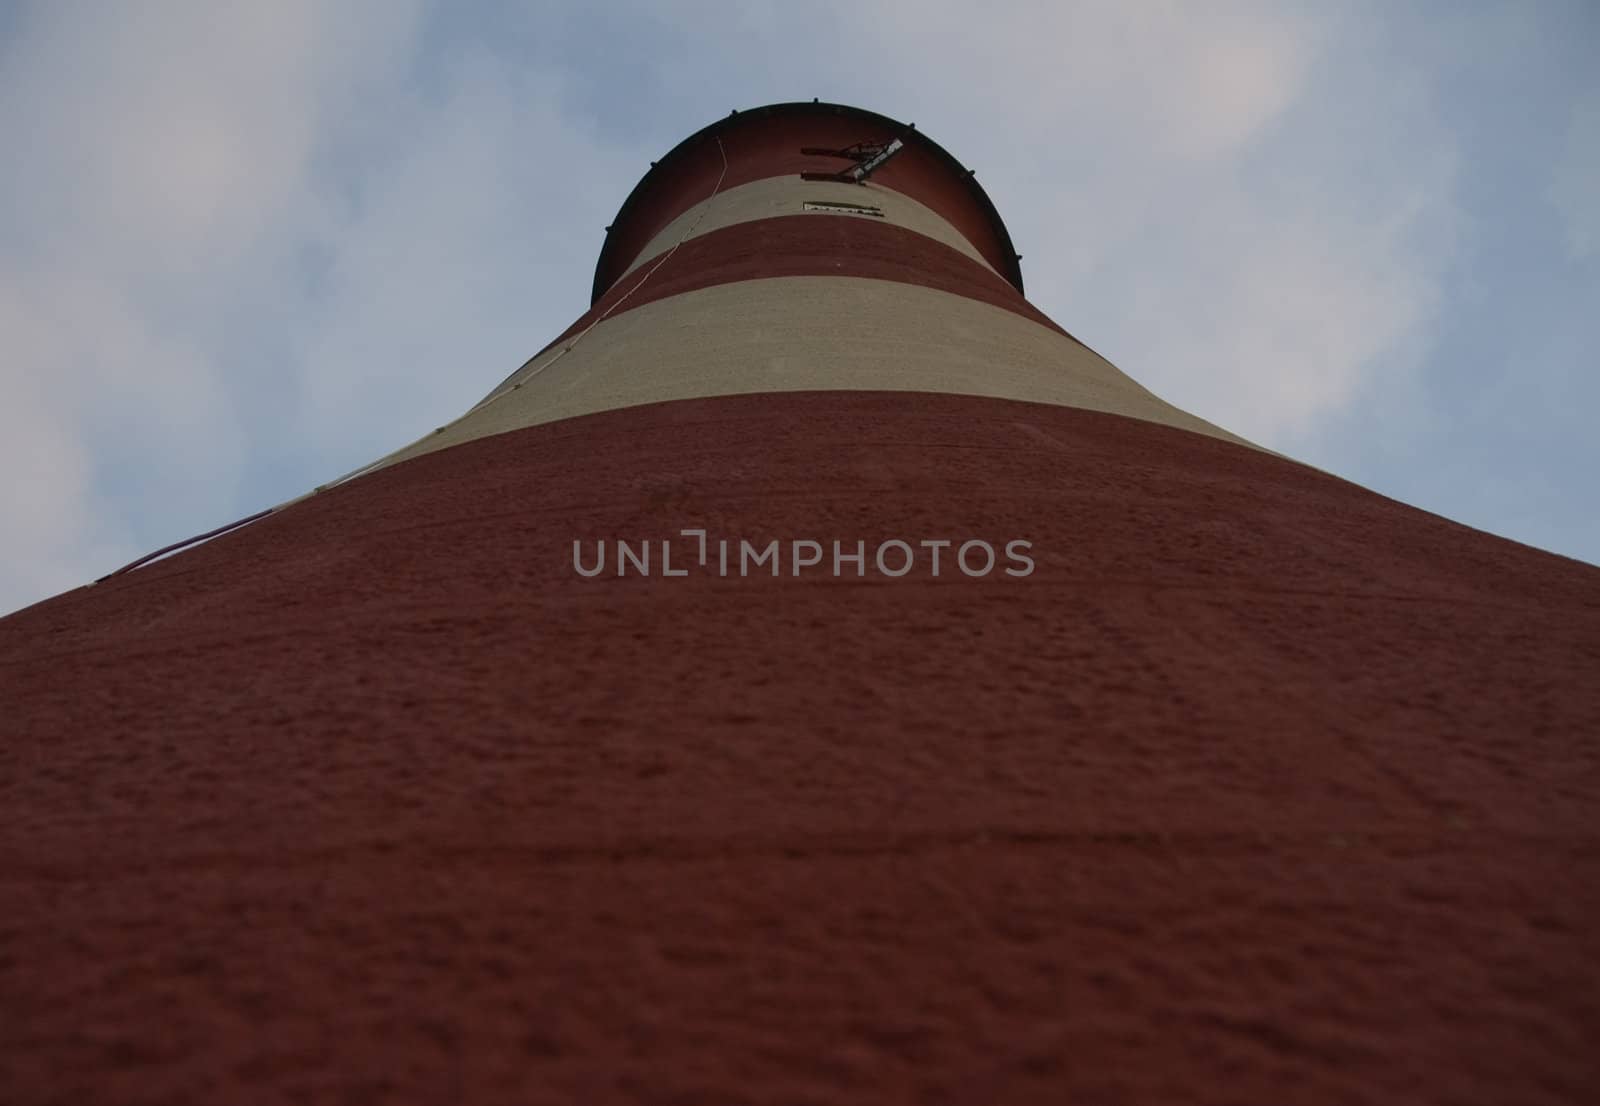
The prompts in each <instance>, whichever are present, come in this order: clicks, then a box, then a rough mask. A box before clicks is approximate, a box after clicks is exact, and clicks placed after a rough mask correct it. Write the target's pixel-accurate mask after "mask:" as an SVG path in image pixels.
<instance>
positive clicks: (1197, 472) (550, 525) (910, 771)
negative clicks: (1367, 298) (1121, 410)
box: [0, 297, 1600, 1106]
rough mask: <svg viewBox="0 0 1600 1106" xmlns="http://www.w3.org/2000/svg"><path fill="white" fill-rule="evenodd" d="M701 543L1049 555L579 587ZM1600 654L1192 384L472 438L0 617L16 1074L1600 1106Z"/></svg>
mask: <svg viewBox="0 0 1600 1106" xmlns="http://www.w3.org/2000/svg"><path fill="white" fill-rule="evenodd" d="M952 298H954V297H952ZM980 306H981V305H980ZM1029 325H1032V324H1029ZM1036 329H1040V330H1042V328H1036ZM686 526H704V527H706V528H708V529H710V530H711V531H712V535H713V537H715V536H718V535H723V536H727V537H734V538H737V537H746V538H750V539H752V540H758V539H759V540H765V539H767V538H772V537H776V538H783V539H791V538H807V537H814V538H818V539H823V540H828V539H831V538H844V539H851V540H853V539H857V538H859V539H864V540H866V541H867V542H868V543H869V545H870V544H875V543H876V542H877V541H879V540H882V539H885V538H890V537H900V538H906V539H911V540H916V539H919V538H924V537H930V538H931V537H947V538H963V537H982V538H986V539H988V540H990V541H994V542H999V541H1003V540H1007V539H1010V538H1013V537H1022V538H1027V539H1029V540H1031V541H1032V542H1033V543H1034V550H1033V554H1034V557H1035V559H1036V563H1037V569H1036V571H1035V573H1034V574H1033V575H1032V576H1030V577H1027V578H1024V579H1012V578H1005V577H995V578H985V579H983V580H968V579H965V578H962V577H959V576H952V575H948V574H947V575H944V576H941V577H940V578H939V579H933V578H931V577H930V576H928V575H927V573H926V570H925V568H924V569H922V570H919V571H916V572H913V574H912V575H910V576H907V577H905V578H903V579H898V580H894V579H885V578H883V577H881V576H877V575H876V574H875V573H874V574H871V575H869V576H867V577H866V578H864V579H860V580H857V579H843V580H838V579H832V578H828V577H826V576H808V577H804V578H800V579H793V578H783V579H772V578H770V577H752V578H747V579H739V578H729V579H723V578H719V577H717V576H715V575H704V574H698V573H697V574H695V575H692V576H689V577H685V578H682V579H676V578H674V579H663V578H661V577H659V576H653V577H650V578H638V577H634V576H629V577H626V578H622V579H617V578H615V577H614V576H612V577H608V578H605V579H595V580H586V579H582V578H580V577H578V576H577V575H576V574H575V573H574V572H573V571H572V568H571V543H572V541H573V539H575V538H581V539H583V540H584V541H586V542H589V543H592V542H593V541H595V540H597V539H602V538H603V539H608V540H609V539H612V538H618V537H621V538H627V539H641V538H652V539H660V538H666V537H671V536H672V535H674V534H675V533H676V531H677V530H678V529H680V528H682V527H686ZM869 571H870V570H869ZM1597 671H1600V570H1597V569H1595V568H1593V567H1590V566H1586V565H1582V564H1579V563H1577V562H1574V561H1570V560H1567V559H1564V558H1561V557H1557V556H1554V555H1551V554H1546V553H1542V552H1539V551H1536V550H1533V549H1529V548H1527V547H1525V546H1520V545H1517V544H1515V543H1511V542H1507V541H1502V540H1499V539H1496V538H1493V537H1489V536H1487V535H1484V534H1481V533H1478V532H1475V531H1471V530H1468V529H1466V528H1463V527H1460V526H1457V525H1454V524H1452V523H1449V522H1446V521H1444V520H1441V519H1439V518H1436V517H1434V516H1431V515H1427V514H1424V513H1422V512H1418V511H1415V510H1412V509H1410V508H1407V507H1404V506H1402V505H1400V504H1397V503H1394V502H1392V501H1389V500H1386V499H1384V498H1382V497H1380V496H1377V495H1374V494H1372V493H1370V492H1366V491H1363V490H1361V489H1359V488H1356V487H1354V486H1352V485H1350V484H1347V483H1344V482H1342V481H1339V480H1336V479H1334V478H1331V477H1329V476H1326V475H1324V474H1320V473H1317V472H1314V471H1312V470H1309V469H1307V468H1305V467H1303V466H1299V465H1295V464H1293V463H1290V462H1287V461H1284V460H1282V459H1279V458H1276V457H1274V456H1272V455H1269V454H1266V453H1263V452H1261V451H1257V450H1252V449H1246V448H1242V447H1239V446H1236V445H1232V444H1229V443H1227V442H1224V441H1221V440H1218V439H1216V438H1212V437H1207V436H1204V435H1199V434H1190V433H1183V432H1179V431H1175V430H1171V429H1168V428H1165V427H1163V426H1160V425H1157V424H1155V423H1151V422H1146V421H1140V420H1135V419H1128V418H1120V417H1116V416H1112V415H1106V414H1100V413H1095V412H1091V411H1085V410H1078V409H1073V408H1070V407H1060V406H1047V405H1036V404H1027V403H1019V402H1011V401H1005V400H997V399H978V398H971V397H958V396H930V395H916V394H911V393H848V392H819V393H790V394H785V395H773V396H741V397H730V398H723V399H714V400H693V401H688V402H683V403H671V404H661V405H656V406H649V407H634V408H629V409H626V410H620V411H615V412H611V413H607V414H603V415H596V416H592V417H585V418H577V419H572V420H568V421H566V422H561V423H555V424H551V425H543V426H536V427H533V428H531V429H526V430H521V431H517V432H514V433H509V434H504V435H500V436H496V437H491V438H486V439H482V440H478V441H474V442H470V443H468V444H466V445H463V446H460V447H458V448H455V449H450V450H444V451H441V452H437V453H433V454H429V455H427V456H425V457H422V458H419V459H418V460H415V461H412V462H408V463H406V464H403V465H397V466H394V467H392V468H389V469H386V470H384V471H381V472H378V473H375V474H373V475H372V476H370V477H366V478H364V479H362V480H359V481H356V482H353V483H351V484H348V485H345V486H343V487H340V488H337V489H334V490H332V491H330V492H328V493H326V494H323V495H319V496H317V497H314V498H313V499H310V500H308V501H305V502H303V503H301V504H299V505H297V506H295V507H293V508H290V509H289V510H286V511H284V512H283V513H281V514H279V515H276V516H273V517H271V518H268V519H266V520H265V521H263V522H260V523H258V524H255V525H253V526H250V527H247V528H245V529H242V530H239V531H236V532H234V533H231V534H228V535H226V536H224V537H222V538H219V539H217V540H216V541H214V542H211V543H209V544H206V545H203V546H200V547H198V548H196V549H193V550H191V551H188V552H185V553H183V554H180V555H178V556H175V557H172V558H170V559H168V560H165V561H162V562H159V563H157V564H154V565H152V566H150V567H149V568H147V569H143V570H140V571H137V572H134V573H131V574H129V575H127V576H125V577H120V578H117V579H115V580H112V581H110V582H108V583H106V584H103V585H100V586H97V587H93V588H86V589H81V590H78V591H74V592H71V593H68V594H66V595H63V596H60V597H58V598H56V599H53V600H50V601H48V602H45V603H42V604H39V605H38V606H35V607H32V608H30V609H28V610H25V611H22V612H20V613H18V614H15V615H13V616H11V617H9V618H6V619H4V620H0V700H3V702H4V711H3V722H0V726H3V729H4V740H3V741H0V809H3V810H4V812H5V817H4V818H3V820H0V1026H3V1032H0V1088H3V1093H0V1099H3V1100H4V1101H5V1102H6V1103H8V1104H12V1106H38V1104H43V1103H63V1104H66V1103H70V1104H74V1106H76V1104H79V1103H86V1102H95V1103H102V1102H104V1103H188V1102H193V1103H206V1104H212V1103H218V1102H274V1101H281V1102H329V1103H333V1102H338V1103H350V1102H441V1101H460V1102H479V1103H489V1102H508V1103H509V1102H552V1103H571V1102H677V1103H739V1102H782V1103H815V1104H821V1103H860V1102H885V1103H892V1102H921V1103H963V1104H965V1103H1057V1102H1100V1103H1106V1102H1118V1103H1120V1102H1128V1103H1148V1102H1215V1103H1224V1102H1227V1103H1232V1102H1261V1103H1297V1102H1298V1103H1316V1104H1323V1103H1360V1102H1372V1103H1394V1102H1436V1103H1483V1104H1485V1106H1503V1104H1506V1103H1587V1102H1593V1101H1595V1099H1596V1091H1597V1088H1600V1060H1597V1058H1596V1057H1597V1053H1596V1052H1595V1050H1594V1049H1593V1044H1594V1041H1595V1040H1596V1039H1600V998H1597V996H1600V939H1597V937H1596V933H1595V927H1594V920H1595V918H1596V916H1597V912H1600V850H1597V844H1600V842H1597V835H1596V813H1597V806H1596V790H1597V782H1600V771H1597V770H1600V680H1596V678H1595V676H1596V672H1597Z"/></svg>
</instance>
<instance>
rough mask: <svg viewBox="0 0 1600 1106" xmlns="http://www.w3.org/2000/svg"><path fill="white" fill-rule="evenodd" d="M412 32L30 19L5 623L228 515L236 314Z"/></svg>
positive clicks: (241, 17) (7, 82) (352, 12)
mask: <svg viewBox="0 0 1600 1106" xmlns="http://www.w3.org/2000/svg"><path fill="white" fill-rule="evenodd" d="M413 24H414V16H412V15H408V13H407V9H406V7H405V6H404V5H400V4H390V3H384V4H376V3H374V4H369V5H354V6H352V5H345V6H343V7H341V8H340V9H338V12H337V13H336V14H335V13H333V12H332V11H331V10H330V9H328V8H327V7H325V6H324V5H321V4H319V3H315V2H310V0H304V2H299V3H275V4H270V5H258V4H235V5H226V4H216V3H200V2H196V3H168V4H141V5H109V6H96V7H95V8H93V9H91V8H89V7H87V6H83V5H69V4H62V5H38V6H36V7H32V8H28V9H24V11H23V12H22V15H21V16H20V18H19V19H18V20H17V36H16V37H15V38H14V39H13V41H11V42H10V43H9V44H8V48H7V53H6V57H5V62H6V64H5V67H4V69H3V71H0V133H5V134H6V135H7V136H8V146H9V147H10V148H11V150H12V151H13V153H14V156H13V159H12V160H11V162H10V164H9V166H8V173H7V175H6V177H5V182H4V183H3V184H0V198H3V200H4V201H5V210H6V216H5V219H6V221H5V223H4V224H3V225H0V234H3V238H0V240H3V241H4V242H5V243H6V247H7V248H6V254H5V255H4V258H3V260H0V320H3V325H0V388H3V389H4V394H5V397H6V402H5V404H4V405H0V410H3V412H4V414H3V415H0V419H3V422H4V427H3V430H0V433H3V434H4V441H5V446H4V448H5V451H6V454H7V458H8V463H9V466H10V467H11V469H12V471H13V472H18V473H25V474H26V478H19V479H15V480H12V481H10V482H8V487H7V490H6V493H5V498H4V502H3V504H0V517H3V518H4V520H5V521H4V527H5V532H6V535H7V537H6V554H7V556H6V571H5V573H4V575H3V576H0V609H4V608H9V607H10V606H13V605H16V604H18V603H22V602H26V601H29V600H32V599H36V598H39V597H40V596H41V595H42V594H44V593H47V592H48V591H50V590H54V589H57V588H59V587H62V586H65V585H67V584H70V583H80V582H83V581H84V580H86V579H90V578H92V577H93V576H95V575H97V574H99V573H100V572H103V571H106V570H108V569H110V568H112V567H115V565H116V564H117V563H118V561H119V560H121V559H124V558H127V557H130V556H132V555H134V554H135V553H136V552H138V551H139V550H140V548H141V546H146V545H148V544H150V543H151V541H152V535H161V536H162V538H163V539H165V538H170V537H177V536H180V534H181V533H182V531H183V529H186V528H192V529H201V528H206V527H207V526H209V525H214V524H215V523H216V522H218V521H221V520H222V519H223V518H225V517H226V515H227V512H228V511H229V510H230V509H232V507H233V506H234V504H233V503H232V502H231V499H232V495H233V493H234V491H235V490H236V488H237V486H238V482H239V478H240V469H241V465H242V463H243V456H242V451H241V448H240V434H239V428H240V420H241V417H242V413H241V412H240V411H239V409H238V404H237V401H236V399H235V398H234V391H235V388H236V387H237V385H238V384H239V382H238V381H237V380H235V379H232V378H231V377H230V375H229V365H228V356H227V355H228V352H229V349H228V345H227V341H226V335H225V334H224V333H222V328H221V326H220V324H219V321H218V318H217V315H218V313H219V312H222V311H223V310H225V309H227V308H230V307H236V305H237V304H238V303H239V301H240V299H241V298H244V297H247V296H248V295H249V290H250V288H251V287H252V285H253V284H254V283H255V282H257V281H258V280H259V279H260V273H261V271H262V270H263V269H265V268H267V267H268V266H269V265H270V262H271V260H272V258H273V257H274V256H276V255H277V253H278V252H279V251H281V250H282V249H283V248H284V247H285V243H284V241H283V239H282V235H283V234H284V233H285V231H286V230H287V232H288V233H291V234H303V233H305V231H306V227H307V224H308V223H309V222H310V221H311V220H309V219H308V214H307V213H308V209H309V205H310V193H309V181H310V177H311V174H312V168H313V162H314V158H315V157H316V156H317V153H318V149H319V143H321V142H323V141H325V140H326V139H327V131H328V129H329V127H328V123H327V121H326V120H325V118H324V115H325V107H326V104H327V103H328V102H329V101H330V100H333V101H346V100H349V99H350V98H352V97H354V96H357V95H359V93H360V92H361V90H362V89H363V88H364V87H365V86H366V85H367V84H368V83H370V81H371V80H372V79H373V78H374V77H381V76H382V74H383V73H384V71H385V70H386V69H387V68H388V67H389V66H391V65H392V63H393V60H394V58H395V57H396V56H399V55H401V54H403V52H404V50H405V49H406V44H407V42H408V41H409V40H410V39H411V38H412V37H413V35H414V27H413ZM358 42H359V44H360V45H361V47H362V49H360V50H353V49H352V47H353V46H354V45H356V44H357V43H358ZM197 462H198V463H197ZM127 466H134V467H135V468H136V474H135V475H130V474H129V473H127V472H124V471H119V470H120V469H122V468H124V467H127ZM108 480H118V481H123V482H128V481H132V482H135V483H137V485H138V491H137V494H135V495H133V496H131V498H130V497H129V496H118V497H111V496H108V495H107V494H106V492H105V484H106V482H107V481H108ZM130 516H131V517H130ZM174 530H176V531H177V532H174Z"/></svg>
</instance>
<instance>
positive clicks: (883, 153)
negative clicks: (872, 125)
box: [800, 138, 905, 184]
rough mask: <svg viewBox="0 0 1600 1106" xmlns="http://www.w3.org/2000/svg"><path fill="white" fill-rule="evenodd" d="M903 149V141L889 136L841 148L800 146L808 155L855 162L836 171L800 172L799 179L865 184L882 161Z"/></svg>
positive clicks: (880, 165)
mask: <svg viewBox="0 0 1600 1106" xmlns="http://www.w3.org/2000/svg"><path fill="white" fill-rule="evenodd" d="M903 149H905V143H904V142H902V141H901V140H900V139H898V138H891V139H890V140H889V141H887V142H857V143H855V144H854V145H851V146H846V147H845V148H844V149H842V150H834V149H830V148H828V147H826V146H802V147H801V148H800V152H801V153H802V154H805V155H807V156H808V157H841V158H844V159H845V160H847V161H853V162H855V164H854V165H852V166H850V167H849V168H848V169H841V170H839V171H838V172H837V173H801V174H800V179H801V180H819V181H821V180H831V181H841V182H843V183H845V184H865V183H866V181H867V178H868V177H870V176H872V174H873V173H875V172H876V171H877V170H878V169H880V168H882V167H883V163H884V162H886V161H888V160H889V159H890V158H892V157H894V155H895V154H898V153H899V152H900V151H901V150H903Z"/></svg>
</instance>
